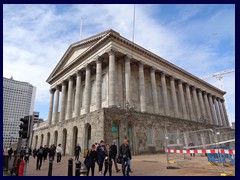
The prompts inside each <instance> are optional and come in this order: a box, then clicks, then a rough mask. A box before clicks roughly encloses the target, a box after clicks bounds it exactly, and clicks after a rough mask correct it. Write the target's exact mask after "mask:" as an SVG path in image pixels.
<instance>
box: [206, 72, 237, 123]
mask: <svg viewBox="0 0 240 180" xmlns="http://www.w3.org/2000/svg"><path fill="white" fill-rule="evenodd" d="M232 72H235V69H229V70H225V71H220V72H217V73H214V74H210V75H207V76H203V77H201V79H202V80H205V79H209V78H212V77H215V78H216V79H217V80H218V82H219V86H220V89H221V90H222V91H224V89H223V83H222V78H223V76H222V75H224V74H228V73H232ZM224 96H225V95H224ZM224 99H225V107H226V110H227V116H228V117H230V116H229V111H228V106H227V101H226V98H224ZM228 119H229V118H228Z"/></svg>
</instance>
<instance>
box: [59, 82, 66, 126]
mask: <svg viewBox="0 0 240 180" xmlns="http://www.w3.org/2000/svg"><path fill="white" fill-rule="evenodd" d="M66 88H67V87H66V82H65V81H63V82H62V97H61V111H60V122H63V121H64V120H65V112H66V110H65V104H66Z"/></svg>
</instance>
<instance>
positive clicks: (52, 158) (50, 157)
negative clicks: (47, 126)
mask: <svg viewBox="0 0 240 180" xmlns="http://www.w3.org/2000/svg"><path fill="white" fill-rule="evenodd" d="M48 156H49V160H50V159H51V160H53V161H54V157H55V148H54V145H51V147H50V148H49V151H48Z"/></svg>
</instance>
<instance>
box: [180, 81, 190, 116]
mask: <svg viewBox="0 0 240 180" xmlns="http://www.w3.org/2000/svg"><path fill="white" fill-rule="evenodd" d="M178 87H179V93H180V99H181V104H182V110H183V119H187V118H188V117H187V108H186V103H185V98H184V92H183V86H182V81H181V80H178Z"/></svg>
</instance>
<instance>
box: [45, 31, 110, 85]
mask: <svg viewBox="0 0 240 180" xmlns="http://www.w3.org/2000/svg"><path fill="white" fill-rule="evenodd" d="M112 31H113V30H108V31H104V32H102V33H100V34H97V35H94V36H92V37H89V38H87V39H84V40H82V41H79V42H76V43H74V44H72V45H70V46H69V48H68V49H67V51H66V52H65V54H64V55H63V57H62V58H61V60H60V61H59V63H58V64H57V66H56V67H55V68H54V70H53V71H52V73H51V74H50V76H49V77H48V79H47V82H48V81H49V80H50V79H51V78H52V77H54V76H55V75H57V74H58V73H59V72H61V71H62V70H64V69H65V68H67V67H68V65H70V64H71V63H73V62H74V61H76V60H77V58H78V57H79V56H81V54H83V53H84V52H85V51H87V50H88V49H90V48H91V47H92V46H94V45H95V44H96V43H97V42H98V41H100V40H101V39H102V38H104V36H105V35H106V34H108V33H109V32H112Z"/></svg>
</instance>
